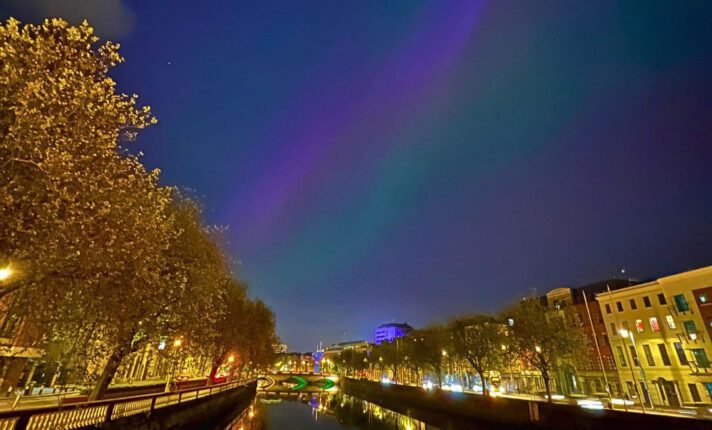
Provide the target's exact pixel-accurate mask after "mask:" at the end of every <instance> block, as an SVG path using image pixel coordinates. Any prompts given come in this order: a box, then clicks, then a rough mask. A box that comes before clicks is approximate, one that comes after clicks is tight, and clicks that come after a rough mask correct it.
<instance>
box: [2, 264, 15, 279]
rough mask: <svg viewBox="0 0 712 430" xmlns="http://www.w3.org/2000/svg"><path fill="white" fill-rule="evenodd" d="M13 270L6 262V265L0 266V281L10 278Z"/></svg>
mask: <svg viewBox="0 0 712 430" xmlns="http://www.w3.org/2000/svg"><path fill="white" fill-rule="evenodd" d="M14 273H15V272H14V271H13V270H12V267H10V265H9V264H8V265H7V266H5V267H3V268H0V282H5V281H7V280H8V279H10V278H12V275H13V274H14Z"/></svg>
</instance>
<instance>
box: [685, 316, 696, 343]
mask: <svg viewBox="0 0 712 430" xmlns="http://www.w3.org/2000/svg"><path fill="white" fill-rule="evenodd" d="M682 326H683V327H684V328H685V332H687V334H688V336H689V337H690V339H692V340H695V339H696V338H697V326H695V322H694V321H692V320H687V321H683V322H682ZM693 334H694V335H695V336H692V335H693ZM693 338H694V339H693Z"/></svg>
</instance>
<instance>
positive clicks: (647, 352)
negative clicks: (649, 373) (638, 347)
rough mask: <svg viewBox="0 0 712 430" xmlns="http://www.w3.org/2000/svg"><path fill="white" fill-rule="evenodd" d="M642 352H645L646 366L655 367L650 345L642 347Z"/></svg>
mask: <svg viewBox="0 0 712 430" xmlns="http://www.w3.org/2000/svg"><path fill="white" fill-rule="evenodd" d="M643 352H645V359H646V360H647V361H648V366H655V360H654V359H653V351H651V350H650V345H647V344H646V345H643Z"/></svg>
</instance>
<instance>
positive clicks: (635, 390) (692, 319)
mask: <svg viewBox="0 0 712 430" xmlns="http://www.w3.org/2000/svg"><path fill="white" fill-rule="evenodd" d="M596 299H597V301H598V302H599V304H600V306H601V309H603V319H604V321H605V326H606V331H607V334H608V337H609V339H610V342H611V345H612V347H613V350H614V357H615V362H616V366H617V368H618V374H619V378H620V380H621V381H623V387H624V390H625V392H626V393H627V394H628V395H629V396H631V397H633V396H639V398H643V399H645V401H646V403H647V404H648V405H650V404H652V405H655V406H670V407H679V406H683V405H690V406H692V405H709V404H712V369H711V368H710V361H709V357H710V356H712V337H711V336H712V327H710V323H711V322H712V315H711V314H712V309H711V308H710V304H709V302H710V299H712V266H709V267H704V268H701V269H697V270H691V271H688V272H683V273H679V274H676V275H672V276H667V277H663V278H659V279H656V280H653V281H650V282H645V283H642V284H639V285H635V286H632V287H628V288H622V289H619V290H616V291H611V292H610V293H608V292H605V293H599V294H598V295H597V296H596ZM703 327H704V328H703Z"/></svg>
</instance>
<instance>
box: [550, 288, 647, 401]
mask: <svg viewBox="0 0 712 430" xmlns="http://www.w3.org/2000/svg"><path fill="white" fill-rule="evenodd" d="M636 283H637V281H633V280H629V279H607V280H604V281H600V282H596V283H593V284H588V285H584V286H581V287H576V288H565V287H564V288H556V289H553V290H551V291H549V292H548V293H547V294H546V304H547V307H548V308H549V309H551V312H558V313H559V314H560V315H561V316H562V317H563V318H564V320H565V321H566V322H567V324H568V325H569V326H570V327H571V329H572V330H576V331H577V332H578V335H579V336H580V337H581V338H582V339H584V346H583V348H581V350H580V351H578V352H577V354H576V356H574V357H568V359H567V360H562V362H561V363H560V365H559V368H558V369H557V372H556V374H555V377H554V379H555V385H556V387H557V390H558V391H559V392H560V393H561V394H566V395H568V394H586V395H598V396H603V395H607V390H606V386H608V387H609V389H610V392H611V394H613V395H617V394H621V393H622V390H621V385H620V380H619V379H618V373H617V371H616V365H615V361H614V358H613V349H612V348H611V343H610V338H609V336H608V333H607V331H606V325H605V323H604V319H603V314H602V313H601V307H600V306H599V303H598V301H596V294H597V293H602V292H606V291H608V290H609V289H610V290H612V291H615V290H618V289H621V288H625V287H629V286H632V285H635V284H636Z"/></svg>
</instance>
